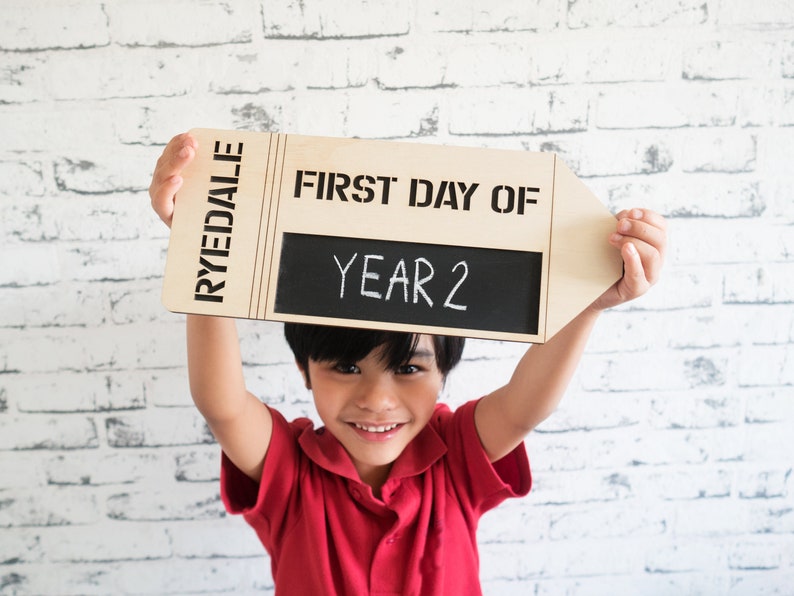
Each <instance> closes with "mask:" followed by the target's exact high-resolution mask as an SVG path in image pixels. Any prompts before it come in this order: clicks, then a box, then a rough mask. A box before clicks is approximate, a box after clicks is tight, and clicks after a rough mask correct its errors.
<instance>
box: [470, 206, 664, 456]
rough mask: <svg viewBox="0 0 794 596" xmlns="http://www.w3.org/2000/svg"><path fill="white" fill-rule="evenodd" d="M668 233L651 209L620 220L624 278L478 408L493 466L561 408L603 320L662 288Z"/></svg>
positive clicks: (617, 237) (614, 238)
mask: <svg viewBox="0 0 794 596" xmlns="http://www.w3.org/2000/svg"><path fill="white" fill-rule="evenodd" d="M665 229H666V224H665V221H664V219H663V218H662V217H661V216H659V215H658V214H656V213H654V212H653V211H650V210H647V209H631V210H627V211H622V212H621V213H619V214H618V215H617V227H616V231H615V233H613V234H612V235H611V236H610V238H609V242H610V243H611V244H612V245H613V246H615V248H616V249H619V250H620V251H621V255H622V257H623V263H624V274H623V277H622V278H621V279H620V280H619V281H618V282H616V283H615V285H613V286H612V287H611V288H609V289H608V290H607V291H606V292H604V294H602V295H601V296H600V297H599V298H598V299H597V300H596V301H595V302H593V304H591V305H590V306H589V307H588V308H587V309H586V310H585V311H583V312H582V313H581V314H580V315H579V316H577V317H576V318H575V319H573V321H571V322H570V323H568V325H566V326H565V327H564V328H563V329H562V330H560V331H559V332H558V333H557V334H556V335H555V336H554V337H552V338H551V340H549V341H548V342H546V343H545V344H539V345H534V346H532V347H531V348H530V349H529V350H527V352H526V354H524V356H523V357H522V358H521V360H520V361H519V363H518V365H517V366H516V369H515V371H514V372H513V376H512V377H511V379H510V381H509V382H508V383H507V385H505V386H503V387H501V388H499V389H497V390H496V391H494V392H493V393H491V394H489V395H487V396H485V397H484V398H483V399H482V400H481V401H480V403H479V404H478V406H477V410H476V412H475V423H476V425H477V431H478V433H479V435H480V440H481V441H482V444H483V447H484V448H485V451H486V453H487V454H488V456H489V458H490V459H491V461H496V460H498V459H500V458H502V457H504V456H505V455H507V454H508V453H510V451H512V450H513V449H514V448H515V447H516V445H518V444H519V443H520V442H521V441H523V440H524V437H525V436H526V435H527V434H528V433H529V432H530V431H531V430H532V429H534V428H535V427H536V426H537V425H538V424H540V423H541V422H542V421H543V420H545V419H546V418H547V417H548V416H549V415H551V413H552V412H554V410H555V409H556V408H557V405H558V404H559V402H560V400H561V399H562V396H563V395H564V393H565V390H566V388H567V387H568V383H569V382H570V380H571V377H572V376H573V374H574V372H575V371H576V367H577V366H578V364H579V360H580V359H581V356H582V353H583V352H584V348H585V345H586V344H587V339H588V338H589V336H590V333H591V331H592V329H593V326H594V325H595V323H596V320H597V319H598V316H599V314H600V313H601V312H602V311H603V310H605V309H607V308H611V307H613V306H616V305H618V304H621V303H623V302H627V301H629V300H633V299H634V298H637V297H638V296H641V295H642V294H644V293H645V292H646V291H647V290H648V289H649V288H650V287H651V286H652V285H653V284H654V283H656V281H657V279H658V277H659V273H660V271H661V267H662V263H663V261H664V253H665V248H666V244H667V239H666V232H665Z"/></svg>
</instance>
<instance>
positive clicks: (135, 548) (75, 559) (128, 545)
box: [40, 523, 172, 563]
mask: <svg viewBox="0 0 794 596" xmlns="http://www.w3.org/2000/svg"><path fill="white" fill-rule="evenodd" d="M40 542H41V548H42V550H43V551H44V552H46V553H47V560H48V561H50V562H53V563H93V562H110V561H125V562H126V561H135V560H143V561H151V560H155V559H167V558H169V557H170V556H171V554H172V548H171V537H170V535H169V532H168V530H167V529H166V528H165V527H162V526H157V525H153V524H135V525H130V524H120V523H99V524H92V525H90V526H81V527H71V528H63V527H59V528H47V530H46V531H42V532H41V534H40Z"/></svg>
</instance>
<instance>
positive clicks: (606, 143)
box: [541, 134, 674, 178]
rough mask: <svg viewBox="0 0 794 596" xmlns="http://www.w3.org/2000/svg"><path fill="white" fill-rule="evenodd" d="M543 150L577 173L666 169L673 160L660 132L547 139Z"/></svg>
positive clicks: (616, 172)
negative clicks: (573, 139)
mask: <svg viewBox="0 0 794 596" xmlns="http://www.w3.org/2000/svg"><path fill="white" fill-rule="evenodd" d="M541 150H542V151H554V152H555V153H557V154H559V156H560V157H561V158H562V160H563V161H564V162H565V163H566V164H567V165H568V166H569V167H570V168H571V169H572V170H573V171H574V172H575V173H576V175H577V176H580V177H583V178H589V177H592V176H627V175H632V174H658V173H662V172H667V171H668V170H670V169H671V167H672V166H673V163H674V158H673V156H674V150H673V146H672V145H671V143H670V142H669V141H668V140H667V139H665V138H664V137H663V136H661V135H660V136H657V138H655V139H652V138H649V135H642V136H641V137H637V136H635V135H634V134H631V135H623V134H609V135H589V136H588V137H587V138H585V139H582V138H576V140H575V141H574V142H559V141H549V142H546V143H543V145H541Z"/></svg>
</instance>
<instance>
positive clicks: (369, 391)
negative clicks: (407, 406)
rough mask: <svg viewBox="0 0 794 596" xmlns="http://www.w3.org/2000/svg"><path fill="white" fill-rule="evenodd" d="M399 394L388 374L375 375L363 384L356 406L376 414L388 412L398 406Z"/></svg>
mask: <svg viewBox="0 0 794 596" xmlns="http://www.w3.org/2000/svg"><path fill="white" fill-rule="evenodd" d="M397 401H398V398H397V392H396V387H395V386H394V382H393V381H392V379H391V378H390V375H388V374H378V375H374V376H373V377H372V378H369V379H367V380H366V382H364V383H362V384H361V387H360V391H359V394H358V396H357V398H356V405H357V406H358V407H359V408H361V409H362V410H367V411H369V412H372V413H374V414H380V413H382V412H388V411H389V410H393V409H394V408H395V407H396V406H397Z"/></svg>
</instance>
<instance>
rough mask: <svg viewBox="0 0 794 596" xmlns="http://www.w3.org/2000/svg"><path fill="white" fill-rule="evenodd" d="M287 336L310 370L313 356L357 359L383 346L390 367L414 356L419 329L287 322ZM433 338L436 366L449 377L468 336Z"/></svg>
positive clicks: (328, 359)
mask: <svg viewBox="0 0 794 596" xmlns="http://www.w3.org/2000/svg"><path fill="white" fill-rule="evenodd" d="M284 337H285V338H286V339H287V343H288V344H289V347H290V348H291V349H292V353H293V355H294V356H295V360H296V361H297V362H298V364H299V365H300V366H301V367H302V368H303V370H304V371H308V370H309V360H316V361H319V362H334V363H354V362H358V361H359V360H363V359H364V358H366V356H367V354H369V353H370V352H371V351H372V350H374V349H375V348H377V347H380V346H383V351H382V354H381V359H382V361H383V363H384V364H385V365H386V367H387V368H388V369H390V370H396V369H397V368H399V367H400V366H402V365H403V364H405V363H406V362H408V361H409V360H410V359H411V357H412V356H413V354H414V352H415V351H416V344H417V343H418V341H419V336H418V335H417V334H415V333H403V332H399V331H376V330H371V329H352V328H349V327H327V326H324V325H308V324H303V323H285V324H284ZM430 338H431V339H432V340H433V349H434V351H435V355H436V367H437V368H438V370H439V372H441V374H442V375H443V376H445V377H446V376H447V373H449V372H450V371H451V370H452V369H453V368H455V366H456V365H457V364H458V362H460V358H461V355H462V354H463V345H464V343H465V341H466V340H465V339H464V338H462V337H451V336H446V335H431V336H430Z"/></svg>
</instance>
